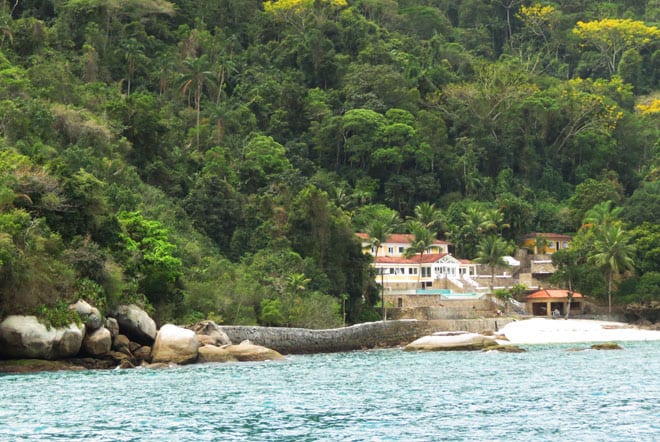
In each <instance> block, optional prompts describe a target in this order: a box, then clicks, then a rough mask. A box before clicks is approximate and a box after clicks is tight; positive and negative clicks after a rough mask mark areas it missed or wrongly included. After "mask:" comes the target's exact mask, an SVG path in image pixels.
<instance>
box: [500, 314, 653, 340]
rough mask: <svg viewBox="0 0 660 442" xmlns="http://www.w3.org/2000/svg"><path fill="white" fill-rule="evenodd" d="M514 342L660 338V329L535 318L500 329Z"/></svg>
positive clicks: (601, 322)
mask: <svg viewBox="0 0 660 442" xmlns="http://www.w3.org/2000/svg"><path fill="white" fill-rule="evenodd" d="M500 334H503V335H504V336H506V338H507V339H508V340H509V343H511V344H560V343H571V342H610V341H613V342H620V341H660V331H658V330H644V329H640V328H637V327H634V326H632V325H630V324H626V323H623V322H610V321H594V320H587V319H546V318H533V319H525V320H522V321H516V322H511V323H509V324H507V325H506V326H504V327H502V328H501V329H500Z"/></svg>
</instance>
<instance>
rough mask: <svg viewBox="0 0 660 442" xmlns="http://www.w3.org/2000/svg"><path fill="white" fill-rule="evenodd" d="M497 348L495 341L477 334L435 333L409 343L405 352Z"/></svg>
mask: <svg viewBox="0 0 660 442" xmlns="http://www.w3.org/2000/svg"><path fill="white" fill-rule="evenodd" d="M494 346H497V341H495V339H493V338H491V337H488V336H484V335H482V334H479V333H468V332H461V331H459V332H437V333H433V334H432V335H429V336H422V337H421V338H419V339H417V340H415V341H413V342H411V343H410V344H408V345H406V346H405V347H404V350H405V351H450V350H463V351H464V350H483V349H485V348H487V347H494Z"/></svg>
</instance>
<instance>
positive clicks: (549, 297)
mask: <svg viewBox="0 0 660 442" xmlns="http://www.w3.org/2000/svg"><path fill="white" fill-rule="evenodd" d="M583 298H584V296H582V294H581V293H578V292H574V291H570V290H563V289H541V290H539V291H536V292H534V293H532V294H531V295H527V296H526V297H525V300H526V301H527V306H528V309H529V311H530V312H531V313H532V314H533V315H534V316H548V317H553V316H563V315H564V314H566V311H567V310H568V303H569V302H570V303H571V311H572V312H576V313H580V314H581V313H582V312H583V309H584V303H583Z"/></svg>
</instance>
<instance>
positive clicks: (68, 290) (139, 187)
mask: <svg viewBox="0 0 660 442" xmlns="http://www.w3.org/2000/svg"><path fill="white" fill-rule="evenodd" d="M659 23H660V2H659V1H658V0H634V1H633V0H613V1H603V2H601V1H588V0H570V1H569V0H556V1H553V2H550V1H540V2H536V1H526V0H453V1H449V0H398V1H397V0H274V1H265V2H264V1H261V0H196V1H191V0H174V1H167V0H0V318H2V317H3V316H5V315H8V314H13V313H21V314H38V315H41V316H46V317H49V318H53V319H57V317H58V315H65V314H66V306H67V304H68V303H70V302H72V301H75V300H77V299H85V300H88V301H89V302H91V303H93V304H94V305H96V306H98V307H99V308H101V309H108V308H111V307H112V306H114V305H118V304H120V303H126V302H133V303H138V304H139V305H141V306H144V307H145V308H147V309H148V310H149V311H150V312H151V313H152V314H153V315H154V318H155V319H156V320H157V322H159V323H164V322H165V321H178V322H179V323H191V322H194V321H197V320H201V319H207V318H208V319H213V320H215V321H216V322H218V323H225V324H262V325H278V326H300V327H311V328H325V327H333V326H338V325H341V324H342V323H355V322H360V321H367V320H378V319H380V316H379V312H380V309H379V308H378V304H379V289H378V286H377V285H376V281H375V278H374V276H375V275H374V273H373V270H372V269H371V267H370V263H371V261H372V257H371V256H369V255H365V254H364V253H363V252H362V249H361V246H360V243H359V241H358V240H357V239H356V237H355V233H356V232H372V233H370V235H372V237H373V238H374V239H377V238H378V232H380V234H381V236H382V234H383V232H387V231H397V232H413V233H415V235H416V237H417V234H418V233H419V235H420V238H421V237H422V236H423V235H428V232H430V234H431V235H432V237H435V238H440V239H445V240H447V241H450V242H452V243H453V244H454V247H455V251H454V253H455V255H456V256H458V257H461V258H468V259H479V258H480V257H482V252H484V238H486V239H488V241H490V243H491V244H495V243H497V244H504V245H505V246H506V245H510V244H512V243H515V242H516V241H518V239H519V238H520V237H521V235H524V234H527V233H530V232H556V233H568V234H571V235H575V238H574V241H573V242H574V244H575V247H572V248H571V249H570V252H567V253H565V254H563V255H561V254H560V255H558V256H557V257H556V265H557V266H558V269H559V271H558V272H557V278H558V280H557V284H558V285H561V286H568V285H570V286H571V288H574V289H576V290H580V291H581V292H582V293H584V294H585V295H588V296H592V297H594V298H595V299H600V300H601V301H602V302H604V303H607V302H608V299H609V301H612V302H613V303H614V304H615V305H623V304H640V305H643V304H645V303H651V302H658V301H660V161H659V158H660V92H659V89H658V83H659V81H660V45H659V42H660V30H659V29H658V26H659ZM501 249H502V250H504V249H506V247H504V246H503V247H502V248H501ZM491 258H492V256H491ZM484 259H485V258H484Z"/></svg>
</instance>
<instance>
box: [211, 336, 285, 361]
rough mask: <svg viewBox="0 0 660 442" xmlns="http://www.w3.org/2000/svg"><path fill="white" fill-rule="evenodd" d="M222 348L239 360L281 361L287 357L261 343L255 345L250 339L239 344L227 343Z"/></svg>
mask: <svg viewBox="0 0 660 442" xmlns="http://www.w3.org/2000/svg"><path fill="white" fill-rule="evenodd" d="M222 348H223V349H225V350H227V352H229V354H230V355H231V356H233V357H234V358H236V359H237V360H239V361H280V360H282V359H286V358H285V357H284V356H282V355H281V354H280V353H278V352H277V351H275V350H272V349H270V348H266V347H262V346H261V345H254V344H253V343H251V342H250V341H243V342H241V343H240V344H238V345H225V346H223V347H222Z"/></svg>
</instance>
